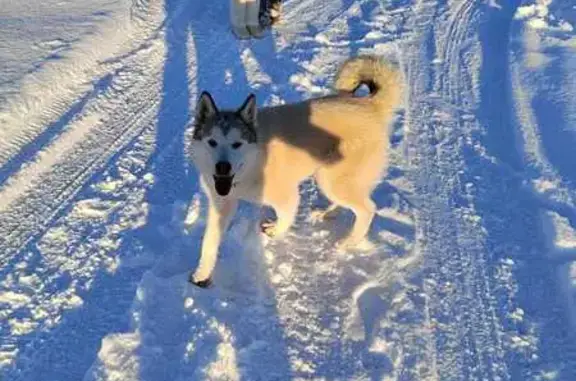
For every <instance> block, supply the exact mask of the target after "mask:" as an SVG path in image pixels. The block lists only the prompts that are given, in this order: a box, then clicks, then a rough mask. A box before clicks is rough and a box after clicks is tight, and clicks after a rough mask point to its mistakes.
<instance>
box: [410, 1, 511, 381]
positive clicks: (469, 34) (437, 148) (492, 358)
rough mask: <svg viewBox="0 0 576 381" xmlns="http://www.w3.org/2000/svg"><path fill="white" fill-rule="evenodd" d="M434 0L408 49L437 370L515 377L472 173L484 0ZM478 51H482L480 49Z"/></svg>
mask: <svg viewBox="0 0 576 381" xmlns="http://www.w3.org/2000/svg"><path fill="white" fill-rule="evenodd" d="M428 4H429V6H428V8H431V10H429V11H427V12H426V11H425V10H426V3H422V4H421V6H422V8H421V9H422V10H423V11H425V12H424V14H423V15H422V16H423V17H424V19H427V20H428V22H422V23H420V31H419V33H418V34H419V35H420V36H421V39H422V41H418V42H416V43H415V45H414V46H413V47H412V50H413V51H412V52H408V54H410V55H412V60H411V61H409V62H410V65H409V66H412V68H411V70H414V72H413V73H410V75H409V80H410V82H411V84H410V89H411V90H410V95H409V98H410V106H409V112H408V116H407V119H408V123H409V129H410V130H411V132H410V134H409V136H408V144H409V149H408V152H409V157H410V159H411V162H412V166H413V168H414V172H413V181H414V183H415V184H416V187H417V193H418V194H419V195H421V197H422V200H421V205H420V206H421V208H420V209H419V211H420V212H419V213H417V217H416V220H417V224H416V226H417V227H418V230H419V234H418V235H419V236H420V239H421V240H422V248H423V251H424V257H425V265H426V266H425V267H426V274H427V276H426V280H425V282H424V289H425V290H426V293H427V295H428V298H429V300H428V309H429V315H430V317H431V319H432V322H431V325H432V326H433V327H434V335H435V340H436V344H435V346H436V353H435V355H436V356H437V358H436V364H437V365H436V371H437V375H436V377H437V378H438V379H441V380H485V379H494V380H496V379H507V378H509V373H508V370H507V365H506V362H505V359H504V353H505V350H504V348H503V343H502V335H503V334H502V328H501V326H500V322H499V321H498V317H497V316H496V314H495V300H494V295H493V293H494V291H493V285H492V284H491V283H492V281H493V280H492V279H491V274H490V266H491V263H490V257H489V254H488V253H487V251H488V248H487V247H486V242H485V239H486V238H485V233H484V229H485V227H483V226H482V223H481V221H480V220H478V217H477V214H478V212H477V211H476V210H475V205H474V202H475V196H474V189H471V188H469V187H470V185H471V184H469V183H465V182H464V180H465V176H463V175H464V174H465V173H466V172H467V168H466V157H465V152H466V150H467V147H466V145H467V139H470V138H471V137H472V136H471V134H473V130H474V129H475V126H474V123H473V122H472V121H471V120H470V119H473V118H471V117H470V115H469V112H468V111H467V109H469V108H470V107H471V106H473V105H475V104H476V103H477V102H476V99H475V98H474V95H475V94H474V91H475V89H474V88H473V87H472V86H471V85H472V83H471V81H469V80H468V78H469V77H473V75H472V74H473V71H474V70H477V69H478V66H477V63H476V62H470V61H469V62H465V61H464V59H469V55H467V54H466V53H467V52H466V50H469V49H473V48H477V43H476V41H475V33H476V29H477V28H476V26H477V25H476V20H477V18H478V16H479V13H480V12H481V9H480V8H481V6H482V5H481V4H478V2H475V1H464V2H460V3H458V4H456V5H455V9H453V8H452V7H450V6H448V7H447V8H445V9H438V10H434V6H433V5H432V4H430V3H428ZM436 11H440V13H439V14H438V13H437V12H436ZM432 20H438V21H437V22H436V23H434V22H433V21H432ZM446 20H447V21H446ZM447 24H448V25H447ZM432 25H433V26H432ZM472 52H475V53H476V55H477V50H476V51H472ZM472 57H474V55H472ZM422 63H433V65H434V67H433V68H428V67H423V66H422ZM421 94H429V97H428V98H426V96H422V95H421ZM461 135H462V136H461Z"/></svg>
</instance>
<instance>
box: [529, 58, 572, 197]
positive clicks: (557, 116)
mask: <svg viewBox="0 0 576 381" xmlns="http://www.w3.org/2000/svg"><path fill="white" fill-rule="evenodd" d="M546 53H547V54H550V55H553V56H555V59H553V60H552V62H550V63H549V64H548V65H547V67H546V69H545V70H544V73H543V74H544V78H545V80H546V87H545V89H546V91H543V92H539V93H538V94H535V96H534V99H533V100H532V107H533V108H534V111H535V112H534V114H535V117H536V121H537V123H538V127H539V131H540V136H541V137H542V145H543V147H544V150H545V152H546V156H547V157H548V160H549V161H550V163H551V164H552V165H553V166H554V168H556V169H558V171H559V173H560V174H561V175H562V176H563V177H564V179H565V180H567V181H569V182H570V183H571V184H572V185H573V186H576V165H575V164H574V163H575V162H576V155H575V153H574V152H575V151H574V147H576V127H574V126H569V123H570V122H569V121H568V120H566V115H567V114H568V112H567V111H568V110H567V108H568V107H569V106H568V104H570V103H573V102H574V99H572V97H571V96H570V95H569V94H568V93H566V92H565V91H563V87H565V86H566V83H565V80H566V79H567V78H570V77H571V75H572V73H570V72H569V71H570V65H567V64H566V63H567V62H569V60H570V58H572V56H571V55H572V54H574V53H573V52H572V51H571V50H569V49H568V48H562V47H554V48H548V49H547V51H546Z"/></svg>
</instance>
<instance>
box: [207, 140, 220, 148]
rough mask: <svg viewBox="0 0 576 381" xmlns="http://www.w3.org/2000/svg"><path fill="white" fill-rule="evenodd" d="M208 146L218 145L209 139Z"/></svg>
mask: <svg viewBox="0 0 576 381" xmlns="http://www.w3.org/2000/svg"><path fill="white" fill-rule="evenodd" d="M208 145H209V146H210V147H216V146H217V145H218V143H216V140H214V139H210V140H208Z"/></svg>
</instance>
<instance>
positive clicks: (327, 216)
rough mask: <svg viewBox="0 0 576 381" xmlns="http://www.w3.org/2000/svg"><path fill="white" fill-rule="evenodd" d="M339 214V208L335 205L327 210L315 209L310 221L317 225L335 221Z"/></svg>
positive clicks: (311, 213)
mask: <svg viewBox="0 0 576 381" xmlns="http://www.w3.org/2000/svg"><path fill="white" fill-rule="evenodd" d="M337 214H338V208H337V206H335V205H331V206H329V207H328V208H327V209H314V210H312V211H311V212H310V221H311V222H312V223H314V224H315V223H320V222H323V221H326V220H333V219H335V218H336V216H337Z"/></svg>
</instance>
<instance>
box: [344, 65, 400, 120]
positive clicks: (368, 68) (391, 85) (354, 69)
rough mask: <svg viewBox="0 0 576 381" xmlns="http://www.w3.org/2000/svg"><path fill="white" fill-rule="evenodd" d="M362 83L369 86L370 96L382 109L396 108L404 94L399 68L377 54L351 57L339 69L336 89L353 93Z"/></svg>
mask: <svg viewBox="0 0 576 381" xmlns="http://www.w3.org/2000/svg"><path fill="white" fill-rule="evenodd" d="M361 85H366V86H368V89H369V90H370V97H371V99H372V100H373V101H374V103H375V104H376V105H377V106H378V109H379V110H380V111H389V110H391V109H393V108H395V107H396V105H397V104H398V103H399V101H400V97H401V95H402V83H401V79H400V72H399V70H398V69H397V68H395V67H393V66H392V65H391V64H390V63H387V62H384V61H383V60H382V59H381V58H379V57H377V56H372V55H363V56H359V57H354V58H350V59H348V60H347V61H346V62H344V63H343V64H342V66H341V67H340V69H339V70H338V73H337V74H336V81H335V85H334V87H335V88H336V90H338V91H341V92H346V93H353V92H355V91H356V90H357V89H358V88H359V87H360V86H361Z"/></svg>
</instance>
